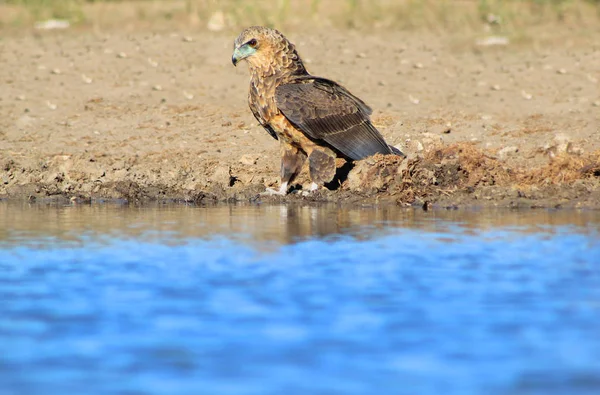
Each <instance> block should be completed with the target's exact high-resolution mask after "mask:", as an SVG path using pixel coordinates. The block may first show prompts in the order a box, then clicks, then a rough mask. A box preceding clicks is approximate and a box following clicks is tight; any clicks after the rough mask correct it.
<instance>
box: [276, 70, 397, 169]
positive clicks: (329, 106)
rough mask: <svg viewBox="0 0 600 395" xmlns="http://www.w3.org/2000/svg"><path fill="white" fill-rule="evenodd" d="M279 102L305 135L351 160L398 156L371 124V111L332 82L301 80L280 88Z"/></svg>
mask: <svg viewBox="0 0 600 395" xmlns="http://www.w3.org/2000/svg"><path fill="white" fill-rule="evenodd" d="M275 101H276V103H277V108H278V109H279V110H280V111H281V112H282V113H283V115H284V116H285V117H286V118H287V119H288V120H289V121H290V122H292V123H293V124H294V126H296V127H297V128H298V129H300V130H301V131H302V132H303V133H304V134H306V135H307V136H308V137H310V138H312V139H314V140H322V141H325V142H326V143H327V144H329V145H330V146H332V147H333V148H335V149H336V150H338V151H339V152H341V153H342V154H344V155H345V156H347V157H349V158H350V159H353V160H359V159H362V158H365V157H367V156H371V155H374V154H376V153H382V154H391V153H394V152H393V151H392V149H391V148H390V147H389V146H388V145H387V144H386V142H385V140H384V139H383V137H382V136H381V133H379V131H378V130H377V129H376V128H375V127H374V126H373V124H372V123H371V120H370V119H369V115H370V114H371V113H372V110H371V108H369V106H367V105H366V104H365V103H364V102H363V101H362V100H360V99H359V98H357V97H356V96H354V95H352V94H351V93H350V92H348V91H347V90H346V89H345V88H343V87H342V86H340V85H338V84H337V83H335V82H333V81H331V80H327V79H324V78H317V77H312V76H311V77H303V78H298V79H297V80H295V81H294V82H293V83H288V84H283V85H280V86H278V87H277V89H276V90H275Z"/></svg>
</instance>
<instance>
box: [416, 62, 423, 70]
mask: <svg viewBox="0 0 600 395" xmlns="http://www.w3.org/2000/svg"><path fill="white" fill-rule="evenodd" d="M414 67H415V69H422V68H423V63H419V62H417V63H415V65H414Z"/></svg>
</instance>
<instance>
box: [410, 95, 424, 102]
mask: <svg viewBox="0 0 600 395" xmlns="http://www.w3.org/2000/svg"><path fill="white" fill-rule="evenodd" d="M408 100H410V102H411V103H412V104H419V103H420V102H421V101H420V100H419V99H418V98H416V97H413V95H408Z"/></svg>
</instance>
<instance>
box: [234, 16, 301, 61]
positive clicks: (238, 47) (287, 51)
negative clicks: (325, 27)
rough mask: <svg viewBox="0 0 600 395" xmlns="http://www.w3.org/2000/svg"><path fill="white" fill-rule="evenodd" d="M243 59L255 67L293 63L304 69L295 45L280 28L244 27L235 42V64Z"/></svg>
mask: <svg viewBox="0 0 600 395" xmlns="http://www.w3.org/2000/svg"><path fill="white" fill-rule="evenodd" d="M242 60H246V61H247V62H248V64H249V66H250V67H251V68H253V69H261V68H264V67H267V68H271V69H274V68H279V67H289V66H290V64H292V63H293V64H295V65H298V66H299V67H301V68H302V70H304V66H303V65H302V61H301V60H300V57H299V56H298V53H297V52H296V49H295V47H294V45H293V44H292V43H290V42H289V41H288V40H287V39H286V38H285V37H284V35H283V34H281V33H280V32H279V31H278V30H275V29H270V28H268V27H263V26H252V27H248V28H246V29H244V30H243V31H242V32H241V33H240V35H239V36H238V37H237V38H236V39H235V41H234V42H233V56H232V57H231V61H232V63H233V65H234V66H236V65H237V64H238V63H239V62H241V61H242Z"/></svg>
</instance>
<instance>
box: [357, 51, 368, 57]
mask: <svg viewBox="0 0 600 395" xmlns="http://www.w3.org/2000/svg"><path fill="white" fill-rule="evenodd" d="M356 57H357V58H360V59H364V58H366V57H367V54H365V53H364V52H360V53H358V54H357V55H356Z"/></svg>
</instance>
